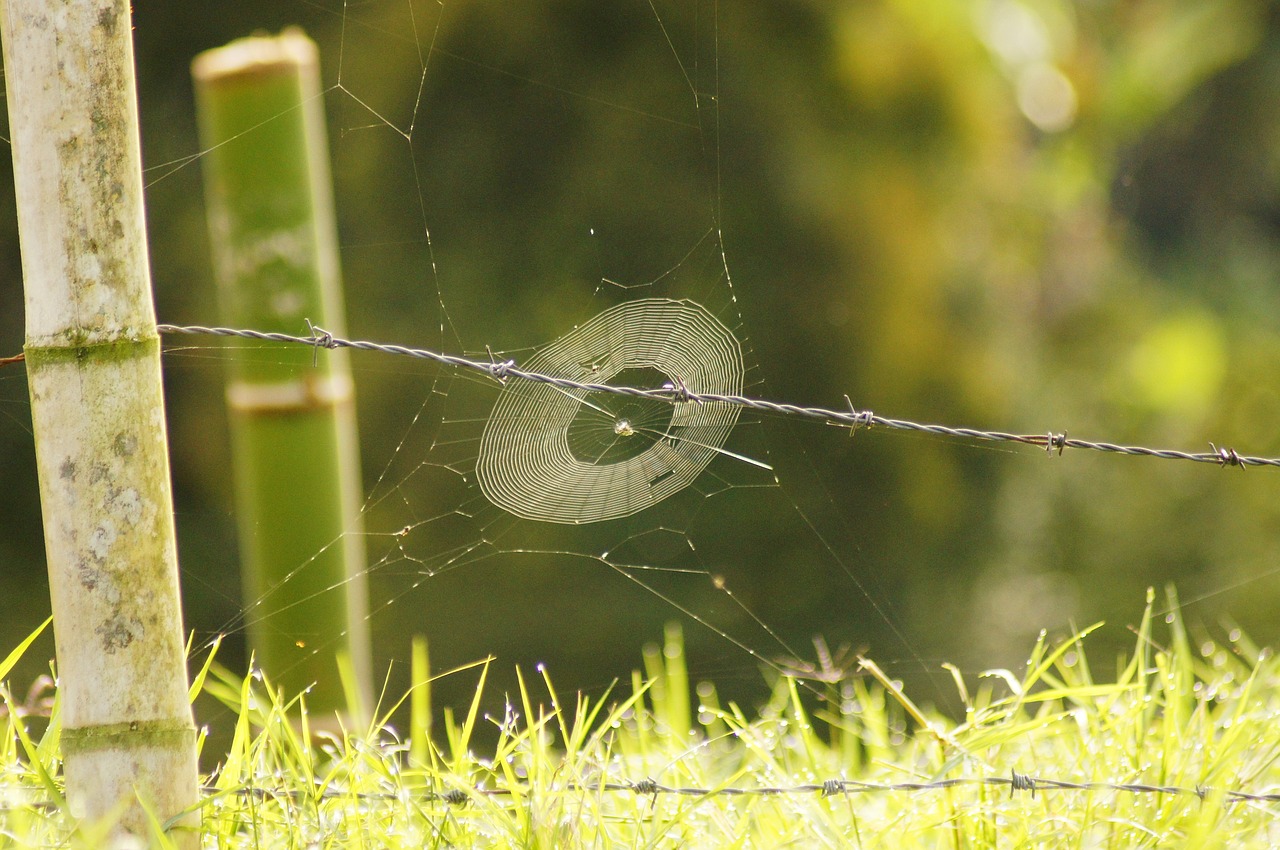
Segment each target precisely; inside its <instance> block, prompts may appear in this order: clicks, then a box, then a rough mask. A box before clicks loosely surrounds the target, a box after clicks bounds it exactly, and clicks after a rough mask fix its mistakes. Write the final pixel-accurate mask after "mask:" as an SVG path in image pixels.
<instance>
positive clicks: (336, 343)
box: [157, 322, 1280, 469]
mask: <svg viewBox="0 0 1280 850" xmlns="http://www.w3.org/2000/svg"><path fill="white" fill-rule="evenodd" d="M308 327H310V329H311V333H310V335H308V336H294V335H292V334H284V333H267V332H264V331H255V330H245V329H237V328H219V327H205V326H203V325H159V326H158V327H157V329H158V330H159V332H160V333H162V334H198V335H206V336H223V337H239V338H242V339H256V340H261V341H265V342H286V343H294V344H297V345H307V346H311V347H313V348H316V349H321V348H326V349H335V348H353V349H356V350H359V351H377V352H381V353H383V354H394V355H398V356H401V357H414V358H417V359H420V360H429V361H432V362H435V363H441V364H444V365H446V366H455V367H459V368H463V369H469V370H471V371H475V372H480V373H483V374H486V375H488V376H489V377H491V378H493V379H494V380H496V381H498V382H499V383H501V384H505V383H506V382H507V381H509V380H511V379H513V378H514V379H516V380H522V381H533V382H535V383H541V384H550V385H552V386H556V387H560V388H561V389H565V390H578V391H582V392H598V393H612V394H614V395H623V396H634V397H637V398H646V399H657V400H661V401H667V402H670V403H672V404H676V403H682V402H693V403H696V404H707V403H716V404H731V405H736V406H738V407H746V408H751V409H753V410H763V411H766V412H769V413H778V414H782V415H785V416H796V417H799V418H802V419H813V420H818V421H822V422H826V423H828V424H831V425H839V426H842V427H847V428H850V429H851V430H857V429H859V428H872V427H882V428H889V429H892V430H897V431H917V432H921V433H925V434H934V435H937V436H941V437H954V438H957V439H970V440H987V441H993V442H1001V443H1021V444H1023V445H1029V446H1037V447H1039V448H1042V449H1045V450H1046V451H1047V452H1049V453H1051V454H1052V453H1055V452H1056V453H1057V454H1062V453H1063V451H1065V450H1066V449H1088V450H1090V451H1096V452H1107V453H1111V454H1121V455H1131V456H1137V457H1153V458H1159V459H1161V460H1189V461H1194V462H1196V463H1212V464H1215V465H1217V466H1221V467H1228V466H1230V467H1237V468H1239V469H1246V468H1248V467H1250V466H1267V467H1280V458H1270V457H1255V456H1253V455H1245V454H1240V453H1239V452H1237V451H1236V450H1235V449H1233V448H1228V447H1226V446H1219V445H1217V444H1215V443H1210V444H1209V449H1210V450H1209V451H1207V452H1186V451H1178V450H1175V449H1153V448H1147V447H1145V446H1126V445H1121V444H1118V443H1109V442H1097V441H1093V440H1080V439H1077V438H1075V437H1068V436H1067V433H1066V432H1065V431H1064V432H1060V433H1059V432H1054V431H1047V432H1045V433H1043V434H1011V433H1008V432H1005V431H987V430H983V429H979V428H957V427H953V426H949V425H937V424H929V423H924V422H912V421H911V420H908V419H892V418H889V417H887V416H881V415H879V414H877V413H873V412H872V411H870V410H858V409H857V408H855V407H854V405H853V402H852V401H850V399H849V397H848V396H845V401H846V402H848V404H849V407H848V409H847V410H832V409H829V408H825V407H805V406H802V405H798V404H788V403H785V402H777V401H769V400H768V399H762V398H752V397H750V396H742V395H725V394H721V393H698V392H692V391H690V390H689V389H688V388H687V387H686V386H685V385H684V383H683V381H681V380H680V377H679V376H672V381H671V382H669V383H667V384H665V385H663V386H661V387H655V388H648V389H646V388H642V387H624V386H616V385H614V384H603V383H590V382H583V381H575V380H571V379H569V378H561V377H559V376H556V375H547V374H543V373H541V372H532V371H529V370H526V369H521V368H520V367H519V365H517V364H516V361H514V360H498V359H497V358H494V357H490V359H488V360H475V359H472V358H469V357H462V356H460V355H456V354H446V353H442V352H438V351H431V350H429V349H425V348H408V347H406V346H403V345H387V344H384V343H378V342H369V341H367V340H350V339H343V338H341V337H336V336H334V335H333V334H331V333H329V332H328V331H326V330H324V329H323V328H320V327H314V326H311V324H310V323H309V322H308Z"/></svg>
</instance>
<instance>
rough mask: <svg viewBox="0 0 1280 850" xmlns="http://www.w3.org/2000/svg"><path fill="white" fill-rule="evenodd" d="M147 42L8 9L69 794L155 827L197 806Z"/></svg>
mask: <svg viewBox="0 0 1280 850" xmlns="http://www.w3.org/2000/svg"><path fill="white" fill-rule="evenodd" d="M131 31H132V28H131V24H130V16H129V4H128V2H127V0H96V2H85V0H77V2H67V1H66V0H59V2H50V0H5V2H4V4H3V9H2V10H0V37H2V38H3V43H4V67H5V78H6V79H5V89H6V94H7V98H8V108H9V124H10V128H11V133H12V145H13V161H14V182H15V184H16V189H17V204H18V224H19V231H20V234H19V235H20V244H21V247H22V270H23V277H24V283H25V293H26V295H25V301H26V348H25V352H26V361H27V374H28V378H29V381H30V389H31V420H32V426H33V431H34V436H35V448H36V462H37V469H38V472H39V476H40V504H41V509H42V511H43V514H44V538H45V548H46V550H47V552H46V554H47V558H48V568H49V588H50V594H51V596H52V603H53V616H54V635H55V642H56V648H57V657H58V679H59V685H60V691H59V695H60V698H61V702H62V727H63V728H62V738H61V742H62V753H63V758H64V772H65V778H66V784H67V794H68V800H69V804H70V806H71V809H72V814H74V815H76V816H82V817H87V818H101V817H104V816H107V815H109V814H112V813H113V812H115V811H118V810H119V808H118V807H120V806H123V812H124V814H123V819H122V821H121V824H122V826H123V827H125V828H127V829H129V830H130V831H132V832H135V833H138V834H140V835H146V833H147V830H148V829H149V828H150V827H149V823H150V819H149V817H148V815H147V813H146V811H145V809H144V808H143V806H142V805H139V803H138V800H141V801H143V802H145V804H146V805H147V806H149V807H150V808H151V810H152V811H153V812H154V813H155V814H156V815H157V816H158V817H160V818H161V819H162V820H164V819H168V818H170V817H172V816H174V815H177V814H179V813H181V812H182V811H183V810H184V809H187V808H188V807H192V806H193V805H195V804H196V803H197V800H198V798H197V786H196V738H195V729H194V725H193V723H192V717H191V707H190V705H189V703H188V700H187V669H186V656H185V653H184V649H183V627H182V611H181V603H180V599H179V594H178V563H177V551H176V547H175V542H174V528H173V506H172V499H171V494H170V484H169V458H168V446H167V442H166V432H165V418H164V397H163V390H162V388H161V384H160V343H159V337H158V336H157V335H156V323H155V315H154V308H153V307H152V303H151V280H150V271H149V268H148V265H147V240H146V231H145V222H144V216H143V202H142V164H141V155H140V148H139V142H138V122H137V103H136V100H135V92H134V70H133V44H132V40H131V39H132V36H131ZM178 840H179V843H180V844H183V845H185V846H195V844H196V835H195V833H194V831H190V832H184V833H183V835H182V836H181V837H180V838H179V839H178Z"/></svg>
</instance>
